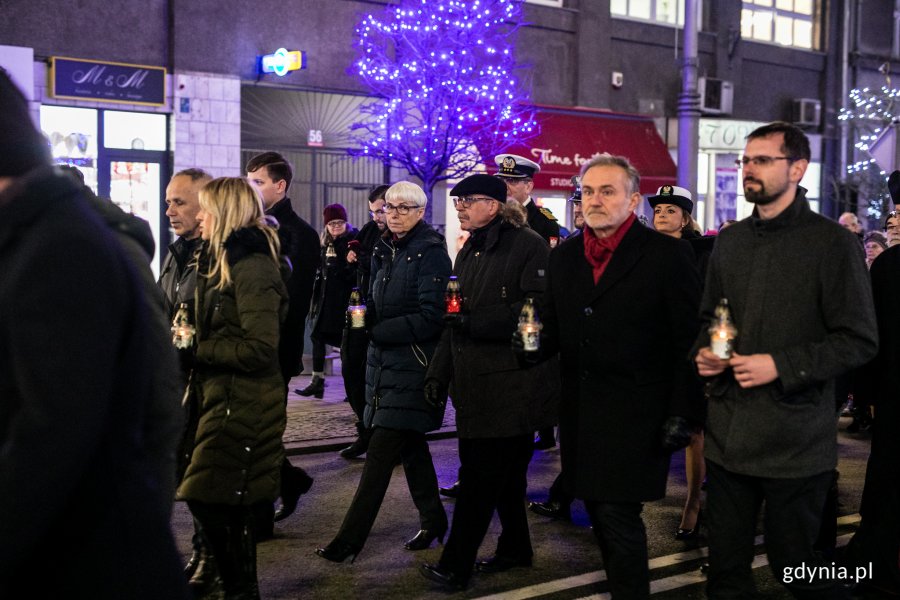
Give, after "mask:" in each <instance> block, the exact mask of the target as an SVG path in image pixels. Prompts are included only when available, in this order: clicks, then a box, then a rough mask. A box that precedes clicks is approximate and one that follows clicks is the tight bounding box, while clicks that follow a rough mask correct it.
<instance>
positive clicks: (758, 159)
mask: <svg viewBox="0 0 900 600" xmlns="http://www.w3.org/2000/svg"><path fill="white" fill-rule="evenodd" d="M776 160H789V161H791V162H793V161H795V160H797V159H796V158H794V157H793V156H742V157H741V158H739V159H737V160H736V161H734V164H735V165H736V166H737V168H738V169H743V168H744V167H746V166H747V165H748V164H750V163H753V166H754V167H768V166H769V165H771V164H772V163H773V162H775V161H776Z"/></svg>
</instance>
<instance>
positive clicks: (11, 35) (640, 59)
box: [0, 0, 900, 247]
mask: <svg viewBox="0 0 900 600" xmlns="http://www.w3.org/2000/svg"><path fill="white" fill-rule="evenodd" d="M697 2H699V11H700V32H699V39H698V48H699V56H698V72H699V75H700V78H701V83H702V86H703V88H704V89H703V96H702V106H703V112H704V114H703V116H702V119H701V124H700V144H699V153H700V156H699V171H698V185H697V187H698V189H697V190H696V192H697V195H698V199H699V202H698V207H697V217H698V219H699V220H700V221H701V223H702V224H703V225H704V227H707V228H714V227H716V226H717V224H718V221H720V220H722V219H723V218H725V217H738V218H739V217H741V216H743V215H744V214H745V213H746V211H745V208H744V207H743V202H741V200H740V185H739V184H738V182H739V173H738V171H737V168H736V167H735V166H734V160H735V159H736V158H738V157H739V154H740V151H741V148H742V147H743V136H744V135H746V133H747V132H748V131H749V129H750V128H752V127H753V126H755V125H757V124H761V123H765V122H768V121H772V120H776V119H780V120H788V121H793V122H797V123H799V124H801V126H803V127H804V128H805V129H806V131H807V132H808V133H809V134H810V137H811V139H812V141H813V156H814V160H813V163H814V164H813V168H812V169H810V173H809V175H808V176H807V178H806V179H805V180H804V185H805V186H806V187H808V188H809V189H810V191H811V193H810V196H811V198H812V199H813V201H814V205H815V207H816V208H817V209H818V210H820V211H821V212H823V214H827V215H829V216H836V215H837V214H838V213H840V212H842V211H843V210H846V209H848V208H849V209H851V210H857V208H858V207H857V206H854V205H852V202H853V201H857V202H861V200H860V199H858V198H851V196H850V195H849V194H848V193H846V190H845V189H844V187H842V181H843V179H844V177H843V168H844V166H845V165H846V164H847V162H848V161H852V159H853V150H852V147H851V146H850V144H849V143H848V141H847V140H848V139H849V137H850V134H849V133H848V131H847V130H846V129H842V126H841V124H840V123H839V121H838V119H837V115H838V113H839V111H840V109H841V108H842V107H843V106H845V105H846V97H847V93H848V91H849V89H850V88H852V87H857V86H860V87H862V86H865V85H869V86H878V87H880V86H881V85H884V84H885V80H886V77H885V76H886V75H887V76H890V75H891V72H892V69H893V67H892V66H891V60H892V59H896V58H897V57H898V54H900V51H898V34H897V30H896V29H897V27H896V20H895V19H894V9H895V6H894V4H895V2H893V1H887V0H882V1H875V0H844V1H837V0H755V1H753V2H746V1H745V2H742V1H739V0H717V1H715V2H713V1H711V0H705V1H700V0H697ZM389 4H390V2H387V1H385V0H332V1H329V2H318V1H315V0H281V1H280V2H272V1H270V0H259V1H258V2H256V3H253V4H252V5H247V4H246V3H240V2H236V1H234V0H215V1H213V0H192V1H191V2H179V1H177V0H144V1H143V2H140V3H136V2H134V3H132V2H123V3H108V2H102V1H101V0H79V1H78V2H67V3H59V2H55V1H54V0H28V1H26V0H12V1H11V2H4V3H3V10H2V11H0V65H2V66H3V67H5V68H6V69H8V70H10V71H11V72H12V73H13V75H14V77H16V78H17V81H19V83H20V85H21V86H22V87H23V89H25V91H26V94H28V95H29V100H30V101H31V103H32V107H33V113H34V118H35V120H36V121H37V122H38V123H40V124H41V127H42V129H43V130H44V131H45V133H46V134H47V135H48V138H49V139H50V142H51V144H52V145H53V148H54V155H55V156H57V158H58V159H59V160H61V161H67V162H71V163H73V164H77V165H79V166H81V167H83V168H84V169H85V170H86V172H87V174H88V180H89V182H90V183H91V185H92V186H94V187H95V189H97V190H98V191H99V192H100V193H101V194H104V195H110V196H111V197H112V198H113V199H114V200H115V201H116V202H118V203H120V204H123V205H126V206H131V208H132V210H134V211H135V212H136V213H137V214H141V215H142V216H145V217H146V218H147V219H148V220H150V221H151V225H153V226H154V230H155V231H156V232H157V235H158V238H159V240H160V242H161V244H162V246H163V247H164V246H165V243H166V241H167V237H168V226H167V223H166V222H165V218H164V215H163V204H162V195H163V193H164V188H165V183H166V181H167V180H168V177H169V176H171V174H172V173H173V172H176V171H177V170H179V169H182V168H186V167H202V168H204V169H207V170H209V171H210V172H211V173H213V174H214V175H217V176H219V175H238V174H241V173H242V165H243V164H244V163H245V161H246V159H247V158H248V156H250V155H251V154H253V153H255V152H257V151H262V150H271V149H274V150H279V151H282V152H285V153H286V155H288V156H289V158H290V160H291V161H292V163H293V164H294V166H295V171H296V173H297V174H296V177H295V183H294V185H293V187H292V190H291V193H290V195H291V197H292V199H293V202H294V206H295V209H296V210H297V212H298V213H299V214H300V215H301V216H303V217H304V218H306V219H308V220H309V221H310V222H311V223H312V224H313V225H314V226H315V227H317V228H318V227H319V226H321V222H320V221H321V218H320V217H319V215H321V209H322V207H323V206H324V205H325V204H328V203H331V202H342V203H344V204H345V205H347V206H348V209H349V211H350V214H351V221H353V222H355V223H357V224H361V223H362V222H363V221H364V220H365V219H366V218H367V217H366V212H365V211H366V208H367V207H366V205H365V201H364V200H365V191H366V190H367V189H368V188H369V186H371V185H373V184H375V183H380V182H383V181H390V180H393V179H397V178H401V177H403V176H404V174H403V173H397V172H391V171H390V170H387V169H385V168H384V167H383V166H382V165H381V164H380V163H377V162H375V161H372V160H369V161H366V160H364V159H360V160H353V159H350V158H348V157H347V154H346V150H347V147H348V145H350V144H351V142H350V141H349V136H348V133H349V124H350V123H352V122H353V121H354V119H355V118H356V117H357V115H358V112H357V110H358V107H359V105H360V103H362V102H364V101H365V100H366V99H367V96H366V89H365V88H364V87H363V86H362V84H361V83H360V81H359V80H358V79H357V78H356V76H355V75H354V72H353V70H352V68H351V66H352V64H353V62H354V58H355V57H356V54H355V50H354V44H353V42H354V28H355V26H356V25H357V23H358V22H359V21H360V20H361V19H362V17H363V16H365V15H366V14H368V13H373V12H380V11H382V10H383V9H384V8H385V6H386V5H389ZM685 4H687V8H690V6H692V5H693V2H688V3H686V2H685V0H656V1H651V0H527V1H526V2H525V6H524V15H525V20H526V21H527V24H526V26H525V27H524V28H522V29H521V30H520V32H519V35H518V38H517V42H516V53H517V59H518V60H519V62H520V63H522V64H524V65H525V68H524V69H522V75H523V76H524V81H525V84H526V86H527V87H528V88H530V90H531V95H532V99H533V102H534V103H535V104H538V105H545V106H549V107H559V108H561V109H570V110H571V109H574V110H575V111H576V112H577V111H578V110H579V109H586V110H585V111H584V112H582V113H578V116H579V118H581V117H584V116H585V115H590V114H592V111H594V112H595V111H598V110H599V111H612V112H613V113H622V114H625V115H641V116H643V118H645V119H652V121H653V124H654V125H655V128H656V130H657V132H658V135H659V136H660V137H661V139H662V143H664V144H665V145H666V146H667V147H668V148H669V149H670V151H671V156H672V157H674V156H675V155H676V153H675V148H677V145H678V140H677V134H676V132H677V128H676V127H675V126H674V122H675V120H676V118H677V111H678V101H679V94H680V93H681V87H682V83H681V79H682V78H681V64H682V58H683V56H682V52H683V28H682V26H681V24H682V23H683V14H684V10H685V8H686V6H685ZM278 48H286V49H288V50H299V51H302V52H303V53H304V56H305V62H306V66H305V68H304V69H301V70H297V71H293V72H290V73H288V74H286V75H285V76H283V77H282V76H278V75H277V74H274V73H260V69H259V64H260V59H259V57H260V56H262V55H267V54H271V53H273V52H275V51H276V50H277V49H278ZM57 58H70V59H71V58H74V59H80V60H84V61H88V63H89V64H88V66H85V67H84V69H83V70H88V69H90V68H92V67H90V64H95V65H97V66H98V67H97V68H100V67H103V66H105V67H106V68H108V69H113V68H115V67H114V65H109V64H108V63H122V64H124V65H126V66H125V67H123V68H127V65H132V66H133V68H134V69H142V68H143V69H152V68H163V69H165V76H164V89H163V90H162V96H161V97H157V98H155V99H154V102H149V103H135V102H127V101H123V100H122V99H121V98H120V101H118V102H110V101H109V99H108V98H104V97H102V96H99V95H98V96H94V97H91V96H90V93H88V94H87V95H82V96H79V95H76V96H69V95H66V94H60V93H58V90H57V89H56V88H57V86H58V85H59V84H60V82H59V81H54V78H57V79H58V78H59V73H58V69H56V68H55V67H54V65H55V64H62V63H56V62H55V61H56V59H57ZM90 61H94V62H93V63H91V62H90ZM885 64H887V66H886V67H885V66H884V65H885ZM879 68H881V72H879ZM107 72H109V71H107ZM125 100H127V98H126V99H125ZM613 121H615V120H614V119H606V121H605V122H606V123H607V124H606V125H602V124H598V125H597V126H598V127H601V126H603V127H615V125H614V123H613ZM555 141H556V140H549V142H555ZM547 142H548V141H547V140H542V141H541V144H540V145H539V146H541V147H538V148H537V150H545V151H546V150H547V148H544V147H542V146H545V145H546V143H547ZM607 149H609V150H611V151H615V149H616V146H615V144H612V145H611V146H610V147H609V148H596V149H595V151H603V150H607ZM491 167H492V165H491ZM574 168H575V167H573V170H574ZM538 195H539V196H541V197H543V198H545V199H546V201H547V203H548V206H551V208H552V209H553V210H554V211H555V212H565V209H564V201H562V198H563V197H564V196H565V195H567V194H566V193H565V191H564V190H562V189H543V190H539V192H538ZM445 196H446V192H445V191H443V189H442V190H438V191H436V194H435V210H434V213H433V219H434V221H435V222H436V223H437V224H443V223H445V222H447V223H448V225H450V224H451V223H450V222H455V219H448V218H447V215H448V214H450V215H452V210H451V209H449V208H448V206H447V204H446V202H444V200H445ZM859 210H860V212H861V211H862V209H861V208H859ZM559 216H560V218H561V220H563V222H564V223H565V215H562V214H560V215H559ZM447 233H448V235H449V234H452V227H451V228H450V229H448V231H447Z"/></svg>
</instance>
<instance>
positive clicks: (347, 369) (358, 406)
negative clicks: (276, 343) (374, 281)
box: [340, 185, 390, 458]
mask: <svg viewBox="0 0 900 600" xmlns="http://www.w3.org/2000/svg"><path fill="white" fill-rule="evenodd" d="M389 187H390V186H388V185H379V186H375V187H374V188H372V190H371V191H370V192H369V198H368V200H369V214H370V215H371V216H372V220H371V221H369V222H368V223H366V224H365V225H363V227H362V229H360V230H359V233H358V234H357V235H356V238H355V239H354V240H352V241H351V242H350V243H349V244H348V247H349V248H350V251H349V252H348V253H347V262H348V263H350V264H356V265H357V266H356V287H357V288H358V289H359V295H360V299H361V300H363V301H365V298H367V297H368V295H369V276H370V274H371V270H372V251H373V250H374V248H375V244H377V243H378V240H380V239H381V236H382V234H384V230H385V229H386V228H387V221H386V216H385V212H384V194H385V192H387V190H388V188H389ZM368 347H369V337H368V335H367V334H366V330H365V329H353V328H350V327H345V328H344V335H343V338H342V339H341V376H342V377H343V379H344V389H345V390H346V391H347V401H348V402H349V403H350V408H352V409H353V413H354V414H355V415H356V431H357V437H356V439H355V440H354V441H353V443H352V444H350V445H349V446H347V447H346V448H344V449H343V450H341V452H340V454H341V456H342V457H344V458H357V457H359V456H362V455H363V454H365V453H366V450H367V449H368V447H369V436H370V434H371V430H369V429H366V428H365V427H364V426H363V411H364V410H365V408H366V351H367V350H368Z"/></svg>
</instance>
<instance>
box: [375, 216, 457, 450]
mask: <svg viewBox="0 0 900 600" xmlns="http://www.w3.org/2000/svg"><path fill="white" fill-rule="evenodd" d="M390 235H391V234H390V232H389V231H388V232H385V237H384V238H382V240H381V241H380V242H379V243H378V244H377V245H376V246H375V250H374V252H373V254H372V286H371V294H370V296H369V299H368V302H367V303H366V304H367V314H366V317H367V321H369V322H370V323H372V326H371V329H370V335H371V340H372V341H371V342H370V343H369V353H368V357H367V365H366V410H365V415H364V419H363V422H364V423H365V425H366V427H388V428H391V429H410V430H413V431H419V432H422V433H425V432H427V431H432V430H435V429H438V428H440V426H441V422H442V420H443V418H444V411H443V409H438V408H435V407H433V406H431V405H429V404H428V403H426V402H425V394H424V393H423V391H422V390H423V387H424V383H425V371H426V369H427V368H428V365H429V364H430V363H431V358H432V355H433V354H434V349H435V346H437V342H438V339H439V338H440V335H441V331H442V330H443V328H444V323H443V315H444V291H445V290H446V288H447V278H448V277H449V276H450V256H449V255H448V254H447V245H446V243H445V242H444V238H443V237H442V236H441V235H440V234H439V233H437V232H436V231H435V230H434V229H432V228H431V226H430V225H428V224H427V223H425V222H424V221H420V222H419V223H418V224H416V226H415V227H413V228H412V229H411V230H410V231H409V233H407V234H406V235H405V236H404V237H402V238H400V239H399V240H392V239H391V238H390Z"/></svg>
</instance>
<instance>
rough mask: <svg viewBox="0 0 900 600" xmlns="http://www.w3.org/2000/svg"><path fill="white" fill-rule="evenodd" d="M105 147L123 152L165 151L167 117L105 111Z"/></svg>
mask: <svg viewBox="0 0 900 600" xmlns="http://www.w3.org/2000/svg"><path fill="white" fill-rule="evenodd" d="M103 145H104V146H105V147H107V148H116V149H121V150H165V149H166V116H165V115H158V114H152V113H136V112H122V111H117V110H107V111H104V112H103Z"/></svg>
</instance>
